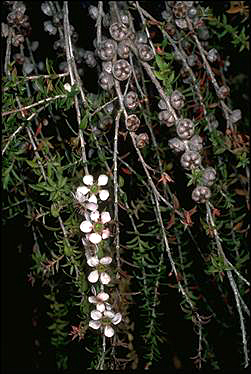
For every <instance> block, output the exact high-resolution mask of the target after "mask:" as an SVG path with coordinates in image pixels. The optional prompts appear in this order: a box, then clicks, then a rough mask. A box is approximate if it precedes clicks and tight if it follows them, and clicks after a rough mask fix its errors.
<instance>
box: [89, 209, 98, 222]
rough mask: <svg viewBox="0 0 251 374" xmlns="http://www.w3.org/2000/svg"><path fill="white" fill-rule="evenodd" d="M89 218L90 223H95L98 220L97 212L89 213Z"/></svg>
mask: <svg viewBox="0 0 251 374" xmlns="http://www.w3.org/2000/svg"><path fill="white" fill-rule="evenodd" d="M90 218H91V220H92V221H94V222H97V221H98V219H99V211H98V210H96V211H95V212H91V214H90Z"/></svg>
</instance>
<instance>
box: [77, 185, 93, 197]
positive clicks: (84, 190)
mask: <svg viewBox="0 0 251 374" xmlns="http://www.w3.org/2000/svg"><path fill="white" fill-rule="evenodd" d="M89 191H90V189H89V188H88V187H86V186H80V187H78V188H77V193H80V194H82V195H86V194H87V193H88V192H89Z"/></svg>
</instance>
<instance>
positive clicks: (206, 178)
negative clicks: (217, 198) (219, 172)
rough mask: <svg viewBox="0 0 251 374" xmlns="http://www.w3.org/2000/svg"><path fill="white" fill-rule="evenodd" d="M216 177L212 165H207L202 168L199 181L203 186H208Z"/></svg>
mask: <svg viewBox="0 0 251 374" xmlns="http://www.w3.org/2000/svg"><path fill="white" fill-rule="evenodd" d="M215 179H216V171H215V169H214V168H212V167H208V168H206V169H204V170H203V174H202V178H201V183H202V184H203V186H207V187H210V186H212V185H213V183H214V181H215Z"/></svg>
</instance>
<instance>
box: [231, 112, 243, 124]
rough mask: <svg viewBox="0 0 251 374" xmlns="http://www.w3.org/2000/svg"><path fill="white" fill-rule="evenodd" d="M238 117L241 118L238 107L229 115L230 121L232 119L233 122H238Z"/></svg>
mask: <svg viewBox="0 0 251 374" xmlns="http://www.w3.org/2000/svg"><path fill="white" fill-rule="evenodd" d="M240 119H241V111H240V109H235V110H233V111H232V113H231V115H230V121H232V123H235V122H238V121H239V120H240Z"/></svg>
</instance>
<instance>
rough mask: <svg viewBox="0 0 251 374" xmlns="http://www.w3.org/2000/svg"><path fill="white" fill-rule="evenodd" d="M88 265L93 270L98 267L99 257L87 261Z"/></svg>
mask: <svg viewBox="0 0 251 374" xmlns="http://www.w3.org/2000/svg"><path fill="white" fill-rule="evenodd" d="M87 264H88V265H89V266H91V267H92V268H94V267H96V266H97V265H98V264H99V259H98V258H97V257H94V256H93V257H89V258H88V260H87Z"/></svg>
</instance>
